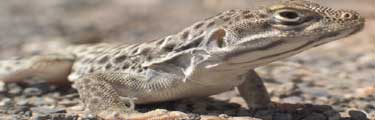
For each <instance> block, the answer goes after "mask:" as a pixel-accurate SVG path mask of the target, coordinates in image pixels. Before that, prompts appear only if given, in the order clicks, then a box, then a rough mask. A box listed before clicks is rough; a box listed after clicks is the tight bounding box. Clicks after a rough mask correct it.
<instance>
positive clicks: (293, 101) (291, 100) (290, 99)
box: [282, 96, 303, 104]
mask: <svg viewBox="0 0 375 120" xmlns="http://www.w3.org/2000/svg"><path fill="white" fill-rule="evenodd" d="M282 101H283V102H284V103H291V104H296V103H303V99H302V98H301V97H298V96H291V97H286V98H283V99H282Z"/></svg>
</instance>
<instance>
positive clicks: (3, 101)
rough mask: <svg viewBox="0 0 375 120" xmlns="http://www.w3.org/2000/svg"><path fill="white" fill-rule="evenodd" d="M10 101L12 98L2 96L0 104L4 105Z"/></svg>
mask: <svg viewBox="0 0 375 120" xmlns="http://www.w3.org/2000/svg"><path fill="white" fill-rule="evenodd" d="M11 103H12V100H11V99H10V98H4V99H2V100H1V101H0V106H6V105H9V104H11Z"/></svg>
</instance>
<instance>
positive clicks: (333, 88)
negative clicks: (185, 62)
mask: <svg viewBox="0 0 375 120" xmlns="http://www.w3.org/2000/svg"><path fill="white" fill-rule="evenodd" d="M219 1H220V0H202V1H201V0H191V1H183V0H175V1H174V2H170V1H168V2H167V0H137V2H132V1H131V0H129V1H122V0H111V1H109V0H108V1H106V2H102V1H100V0H92V1H83V0H66V1H58V0H49V1H42V0H35V1H21V0H12V1H5V0H1V1H0V2H2V4H0V16H1V18H2V19H1V20H0V31H1V32H0V43H1V45H0V58H2V59H3V58H4V59H5V58H9V57H12V56H16V55H30V54H35V53H40V52H43V51H46V50H52V49H58V48H60V47H62V46H64V44H65V43H66V42H72V43H77V44H81V43H91V42H98V41H106V42H141V41H139V40H142V41H144V40H152V39H155V38H158V37H160V36H164V35H167V34H171V33H175V32H176V31H179V30H180V29H182V28H183V27H185V26H187V25H189V24H191V23H192V22H194V21H197V20H199V19H202V18H205V17H207V16H212V15H214V14H215V13H217V12H218V11H223V10H227V9H230V8H245V7H251V6H256V5H257V4H254V2H253V1H246V0H236V2H228V1H223V0H221V2H219ZM337 1H339V0H333V1H329V2H326V1H322V2H324V3H327V4H328V5H332V6H335V7H339V8H346V7H350V8H353V9H356V10H359V11H360V12H361V13H362V14H364V15H365V16H366V17H367V18H368V20H367V23H366V28H365V29H364V30H363V31H362V32H361V33H359V34H357V35H355V36H352V37H350V38H346V39H344V40H340V41H336V42H333V43H330V44H327V45H323V46H321V47H319V48H317V49H312V50H309V51H307V52H304V53H302V54H299V55H297V56H294V57H291V58H289V59H287V60H283V61H279V62H276V63H273V64H270V65H268V66H264V67H262V68H258V69H257V71H258V72H259V73H260V74H261V76H262V77H263V78H264V80H265V81H266V86H267V88H268V90H269V92H270V94H271V96H272V100H273V101H274V102H275V103H276V104H277V105H278V106H279V107H278V109H272V110H256V111H249V110H248V108H247V107H246V104H245V102H244V101H243V100H242V99H241V98H240V97H239V95H238V93H237V92H236V91H235V90H233V91H229V92H226V93H222V94H219V95H214V96H210V97H206V98H190V99H184V100H178V101H171V102H164V103H159V104H150V105H140V106H137V110H139V111H142V112H147V111H151V110H154V109H158V108H160V109H167V110H170V111H182V112H184V113H188V114H189V115H190V116H191V118H192V119H199V118H201V119H210V118H212V119H219V118H220V119H225V118H230V117H235V119H250V117H251V118H254V119H255V118H258V119H264V120H271V119H274V120H367V119H370V120H375V35H374V34H373V31H375V17H374V16H373V15H375V10H374V9H375V8H374V6H375V5H374V1H373V0H358V1H359V2H354V0H352V1H350V0H344V2H342V3H341V4H335V3H337ZM257 3H259V4H269V3H268V2H257ZM353 3H355V4H353ZM94 8H95V9H94ZM169 24H173V25H174V26H171V25H169ZM10 28H12V29H10ZM25 81H31V80H25ZM81 113H82V104H81V103H80V101H79V95H78V94H77V92H76V90H74V89H72V88H70V87H69V86H53V85H48V84H46V83H43V82H33V83H28V84H26V83H23V84H21V83H18V84H16V83H7V84H5V83H2V82H0V120H3V119H4V120H7V119H11V120H19V119H21V120H22V119H35V120H47V119H54V120H76V119H87V120H95V119H99V118H97V117H96V116H91V115H86V114H81ZM232 119H234V118H232Z"/></svg>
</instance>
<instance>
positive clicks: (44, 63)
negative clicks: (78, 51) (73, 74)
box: [0, 55, 73, 84]
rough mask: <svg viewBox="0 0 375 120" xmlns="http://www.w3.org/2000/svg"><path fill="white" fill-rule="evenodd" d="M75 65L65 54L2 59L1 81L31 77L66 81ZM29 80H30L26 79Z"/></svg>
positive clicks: (50, 81) (22, 79)
mask: <svg viewBox="0 0 375 120" xmlns="http://www.w3.org/2000/svg"><path fill="white" fill-rule="evenodd" d="M72 65H73V61H72V59H70V58H68V57H65V56H56V55H44V56H34V57H30V58H24V59H17V60H1V61H0V81H3V82H20V81H24V80H28V79H31V78H37V79H33V80H46V81H47V82H48V83H57V84H60V83H62V82H63V83H65V82H67V80H66V78H67V76H68V74H69V73H70V70H71V67H72ZM24 82H28V81H24Z"/></svg>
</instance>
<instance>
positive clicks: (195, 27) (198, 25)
mask: <svg viewBox="0 0 375 120" xmlns="http://www.w3.org/2000/svg"><path fill="white" fill-rule="evenodd" d="M203 25H204V23H203V22H201V23H198V24H197V25H195V26H194V29H199V28H200V27H202V26H203Z"/></svg>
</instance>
